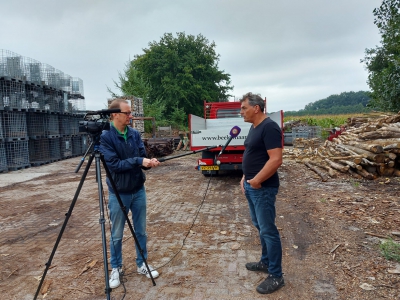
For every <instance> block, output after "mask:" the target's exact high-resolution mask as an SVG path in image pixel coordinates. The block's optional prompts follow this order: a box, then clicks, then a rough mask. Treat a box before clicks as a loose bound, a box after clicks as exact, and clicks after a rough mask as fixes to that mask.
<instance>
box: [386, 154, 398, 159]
mask: <svg viewBox="0 0 400 300" xmlns="http://www.w3.org/2000/svg"><path fill="white" fill-rule="evenodd" d="M385 157H386V158H388V159H389V160H395V159H396V157H397V154H396V153H390V152H385Z"/></svg>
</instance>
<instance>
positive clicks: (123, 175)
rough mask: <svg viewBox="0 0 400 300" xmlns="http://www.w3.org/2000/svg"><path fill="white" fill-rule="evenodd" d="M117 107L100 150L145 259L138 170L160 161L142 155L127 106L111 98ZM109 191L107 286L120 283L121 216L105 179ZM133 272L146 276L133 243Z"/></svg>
mask: <svg viewBox="0 0 400 300" xmlns="http://www.w3.org/2000/svg"><path fill="white" fill-rule="evenodd" d="M115 108H119V109H121V112H119V113H112V114H111V118H110V119H111V126H110V130H105V131H103V133H102V135H101V137H100V151H101V152H102V153H103V155H104V159H105V161H106V164H107V167H108V168H109V170H110V173H111V176H112V179H113V181H114V182H115V185H116V187H117V190H118V193H119V195H120V198H121V200H122V202H123V204H124V206H125V207H126V210H127V211H126V213H127V214H128V213H129V210H130V211H131V212H132V222H133V226H134V229H135V233H136V236H137V240H138V242H139V245H140V248H141V249H142V250H143V256H144V258H145V259H146V260H147V248H146V242H147V235H146V191H145V187H144V182H145V180H146V177H145V174H144V173H143V171H142V169H145V170H146V169H149V168H151V167H157V166H158V165H159V164H160V162H159V161H158V160H157V159H155V158H153V159H148V158H146V150H145V147H144V144H143V141H142V139H141V137H140V134H139V132H138V131H137V130H136V129H133V128H132V127H130V126H128V125H129V124H130V122H131V120H132V112H131V107H130V105H129V104H128V102H127V101H126V100H122V99H117V100H114V101H113V102H112V103H111V104H110V107H109V109H115ZM107 186H108V193H109V202H108V208H109V211H110V218H111V224H112V225H111V239H110V253H111V258H110V262H111V267H112V272H111V276H110V288H116V287H118V286H119V285H120V280H119V275H120V272H121V271H122V237H123V231H124V226H125V222H126V220H125V215H124V213H123V211H122V209H121V207H120V205H119V202H118V200H117V197H116V195H115V191H114V190H113V189H112V186H111V184H110V181H109V178H107ZM136 255H137V258H136V264H137V272H138V273H139V274H143V275H146V276H147V277H148V278H150V274H148V271H147V268H146V266H145V264H144V261H143V259H142V256H141V254H140V251H139V249H138V247H137V246H136ZM149 269H150V271H151V275H152V276H153V278H156V277H158V275H159V274H158V272H157V271H156V270H154V269H153V268H152V267H151V266H150V265H149Z"/></svg>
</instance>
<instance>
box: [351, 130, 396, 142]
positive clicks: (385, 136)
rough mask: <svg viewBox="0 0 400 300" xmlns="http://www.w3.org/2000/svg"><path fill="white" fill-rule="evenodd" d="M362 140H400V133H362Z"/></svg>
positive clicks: (360, 136)
mask: <svg viewBox="0 0 400 300" xmlns="http://www.w3.org/2000/svg"><path fill="white" fill-rule="evenodd" d="M358 136H359V138H360V139H363V140H375V139H389V138H400V132H393V131H387V130H386V131H371V132H366V133H360V134H359V135H358Z"/></svg>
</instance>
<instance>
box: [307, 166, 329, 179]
mask: <svg viewBox="0 0 400 300" xmlns="http://www.w3.org/2000/svg"><path fill="white" fill-rule="evenodd" d="M304 164H305V165H306V166H307V167H308V168H310V169H311V170H313V171H314V172H315V173H317V174H318V175H319V176H320V177H321V179H322V181H324V182H325V181H327V180H328V176H327V175H326V174H325V173H323V172H321V171H320V170H318V169H317V168H315V167H313V166H312V165H311V164H309V163H308V162H304Z"/></svg>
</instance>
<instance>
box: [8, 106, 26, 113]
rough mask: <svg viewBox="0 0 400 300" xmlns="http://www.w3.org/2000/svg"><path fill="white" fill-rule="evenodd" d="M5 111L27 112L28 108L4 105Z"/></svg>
mask: <svg viewBox="0 0 400 300" xmlns="http://www.w3.org/2000/svg"><path fill="white" fill-rule="evenodd" d="M3 110H4V111H22V112H27V111H28V108H17V107H9V106H4V109H3Z"/></svg>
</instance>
